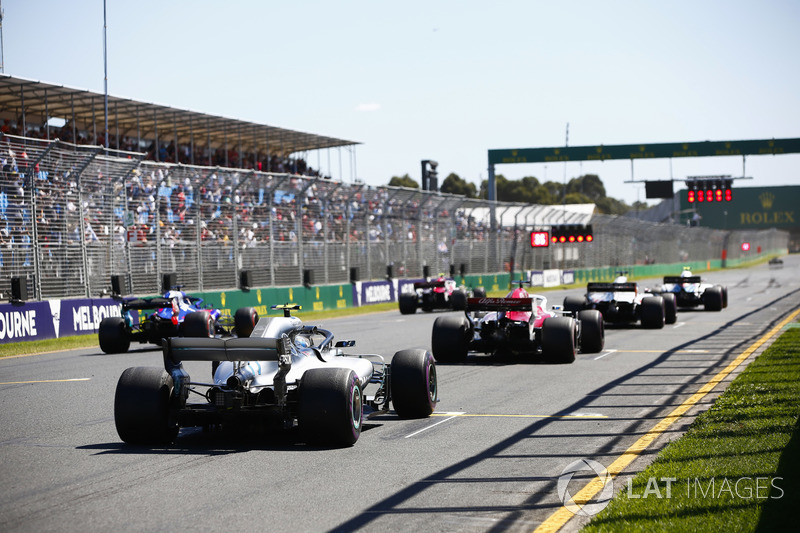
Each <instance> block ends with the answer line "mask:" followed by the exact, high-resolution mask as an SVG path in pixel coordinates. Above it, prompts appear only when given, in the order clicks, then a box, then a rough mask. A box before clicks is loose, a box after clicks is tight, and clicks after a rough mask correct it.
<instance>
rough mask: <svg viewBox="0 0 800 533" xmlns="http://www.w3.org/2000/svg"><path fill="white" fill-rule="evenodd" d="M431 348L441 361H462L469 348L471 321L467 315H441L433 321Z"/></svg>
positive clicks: (437, 359) (438, 360)
mask: <svg viewBox="0 0 800 533" xmlns="http://www.w3.org/2000/svg"><path fill="white" fill-rule="evenodd" d="M431 349H432V351H433V356H434V357H435V358H436V361H437V362H439V363H461V362H463V361H464V360H465V359H466V358H467V351H468V349H469V321H468V320H467V317H465V316H440V317H438V318H437V319H436V320H435V321H434V322H433V332H432V334H431Z"/></svg>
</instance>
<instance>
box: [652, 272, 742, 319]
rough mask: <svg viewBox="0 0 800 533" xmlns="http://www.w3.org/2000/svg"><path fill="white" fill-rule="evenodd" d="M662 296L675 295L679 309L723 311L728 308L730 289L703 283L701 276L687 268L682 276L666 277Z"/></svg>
mask: <svg viewBox="0 0 800 533" xmlns="http://www.w3.org/2000/svg"><path fill="white" fill-rule="evenodd" d="M660 292H661V293H662V294H674V295H675V300H676V303H677V305H678V307H679V308H680V307H698V306H701V305H702V306H703V308H704V309H705V310H706V311H722V310H723V309H724V308H726V307H728V288H727V287H725V286H723V285H714V284H711V283H703V281H702V279H701V278H700V276H695V275H693V274H692V272H691V270H689V269H688V268H685V269H684V270H683V272H681V274H680V276H664V285H662V287H661V291H660Z"/></svg>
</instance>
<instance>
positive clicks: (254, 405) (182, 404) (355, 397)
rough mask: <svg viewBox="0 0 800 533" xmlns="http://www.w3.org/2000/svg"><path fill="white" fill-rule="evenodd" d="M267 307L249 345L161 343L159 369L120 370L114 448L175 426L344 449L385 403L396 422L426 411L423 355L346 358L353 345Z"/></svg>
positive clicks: (430, 405)
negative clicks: (207, 368)
mask: <svg viewBox="0 0 800 533" xmlns="http://www.w3.org/2000/svg"><path fill="white" fill-rule="evenodd" d="M275 307H279V308H282V309H283V310H284V316H282V317H263V318H261V319H259V321H258V323H257V324H256V327H255V329H253V332H252V333H251V335H250V337H240V338H227V339H223V338H193V337H172V338H168V339H165V342H164V344H163V346H162V347H163V355H164V368H157V367H133V368H128V369H127V370H125V371H124V372H123V373H122V375H121V376H120V379H119V382H118V383H117V389H116V396H115V400H114V421H115V424H116V428H117V433H119V436H120V437H121V438H122V440H123V441H125V442H126V443H129V444H143V445H163V444H169V443H170V442H173V441H174V440H175V438H176V437H177V435H178V432H179V430H180V428H183V427H204V428H205V427H218V426H222V427H224V426H226V425H228V424H231V425H235V424H237V423H246V424H253V423H258V424H263V425H265V426H267V427H269V428H277V429H290V428H295V427H297V428H298V429H299V430H300V433H301V435H302V436H303V438H304V440H305V442H308V443H314V444H320V445H325V446H350V445H352V444H354V443H355V442H356V441H357V440H358V437H359V435H360V434H361V427H362V422H363V420H364V418H365V416H368V415H371V414H375V413H385V412H387V411H388V410H389V405H390V404H391V406H392V407H393V408H394V411H395V412H396V413H397V414H398V415H399V416H400V417H401V418H423V417H427V416H429V415H430V414H431V413H432V412H433V409H434V407H435V405H436V402H437V401H438V386H437V380H436V364H435V361H434V358H433V356H432V355H431V353H430V352H428V351H426V350H421V349H410V350H401V351H399V352H397V353H395V354H394V357H393V358H392V359H391V362H386V361H385V360H384V358H383V357H382V356H380V355H376V354H360V355H347V354H345V353H344V352H343V350H342V348H350V347H352V346H354V345H355V341H352V340H344V341H338V342H334V337H333V334H332V333H331V332H330V331H328V330H326V329H323V328H320V327H317V326H309V325H305V324H303V323H302V322H301V320H300V319H299V318H298V317H295V316H291V311H292V310H295V309H299V306H296V305H287V306H275ZM185 361H210V362H212V368H213V371H212V372H213V380H212V381H211V382H210V383H208V382H201V381H195V380H193V379H192V378H191V377H190V376H189V374H188V373H187V371H186V370H185V369H184V365H183V363H184V362H185ZM368 386H369V387H370V389H371V391H372V392H371V393H370V394H367V393H366V392H365V389H366V388H367V387H368ZM190 398H192V399H198V400H200V401H198V402H190V401H189V399H190Z"/></svg>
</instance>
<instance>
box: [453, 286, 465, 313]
mask: <svg viewBox="0 0 800 533" xmlns="http://www.w3.org/2000/svg"><path fill="white" fill-rule="evenodd" d="M450 303H451V304H452V305H453V310H454V311H463V310H465V309H466V308H467V293H466V292H464V291H462V290H460V289H459V290H455V291H453V294H451V295H450Z"/></svg>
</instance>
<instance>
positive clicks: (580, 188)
mask: <svg viewBox="0 0 800 533" xmlns="http://www.w3.org/2000/svg"><path fill="white" fill-rule="evenodd" d="M569 193H580V194H583V195H585V196H586V197H588V198H590V199H591V200H592V201H593V202H596V201H597V200H600V199H601V198H605V197H606V188H605V186H604V185H603V182H602V181H601V180H600V177H599V176H598V175H597V174H585V175H583V176H580V177H578V178H572V179H571V180H569V183H568V184H567V194H569Z"/></svg>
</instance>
